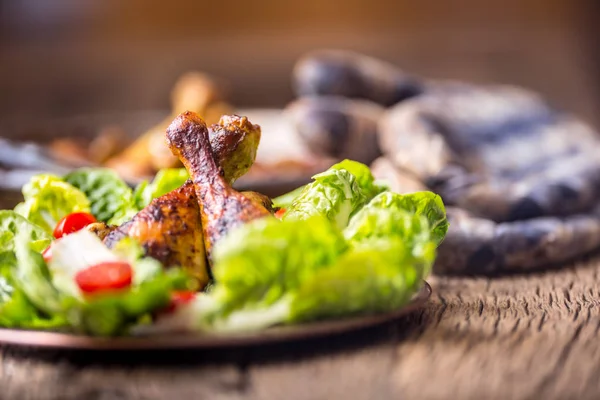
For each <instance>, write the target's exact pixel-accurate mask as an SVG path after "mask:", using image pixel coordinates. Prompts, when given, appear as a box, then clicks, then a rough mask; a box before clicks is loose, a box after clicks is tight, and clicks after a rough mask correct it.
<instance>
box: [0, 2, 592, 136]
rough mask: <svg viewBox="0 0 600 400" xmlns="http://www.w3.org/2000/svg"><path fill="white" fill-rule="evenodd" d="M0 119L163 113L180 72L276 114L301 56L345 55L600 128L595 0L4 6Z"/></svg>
mask: <svg viewBox="0 0 600 400" xmlns="http://www.w3.org/2000/svg"><path fill="white" fill-rule="evenodd" d="M0 5H1V8H0V10H1V11H0V49H1V51H0V57H1V58H0V93H1V95H0V118H15V117H23V116H24V117H26V118H33V117H32V116H35V118H44V117H58V116H70V115H75V114H81V113H90V112H104V111H115V110H118V111H129V110H144V109H167V108H168V107H169V97H168V94H169V92H170V90H171V88H172V86H173V84H174V82H175V80H176V79H177V77H178V76H179V75H180V74H181V73H183V72H185V71H188V70H191V69H197V70H203V71H206V72H208V73H211V74H214V75H216V76H217V77H221V78H223V79H225V80H226V81H228V82H229V91H230V96H229V97H230V99H231V100H232V102H233V104H236V105H238V106H242V107H263V106H269V107H272V106H274V107H283V106H284V105H285V104H286V103H287V102H288V101H290V100H291V99H292V90H291V86H290V73H291V69H292V67H293V64H294V62H295V61H296V60H297V58H298V57H299V56H300V55H302V54H303V53H304V52H306V51H308V50H311V49H315V48H323V47H326V48H344V49H352V50H356V51H360V52H364V53H366V54H370V55H373V56H376V57H380V58H382V59H385V60H388V61H391V62H394V63H396V64H397V65H399V66H400V67H401V68H404V69H405V70H406V71H408V72H411V73H414V74H416V75H421V76H425V77H429V78H458V79H464V80H468V81H474V82H505V83H514V84H518V85H523V86H526V87H529V88H532V89H534V90H537V91H539V92H541V93H542V94H544V95H546V96H547V97H548V98H549V99H550V101H551V102H552V103H554V104H556V105H557V106H559V107H562V108H566V109H569V110H572V111H576V112H578V113H580V114H581V115H582V116H583V117H584V118H586V119H587V120H589V121H590V122H592V123H594V124H596V126H598V123H599V122H600V118H599V117H598V116H599V115H600V113H599V112H598V111H599V110H600V44H598V39H597V38H598V37H599V35H598V34H599V33H600V28H598V27H597V23H596V22H597V17H598V16H599V15H600V2H598V1H597V0H484V1H482V0H462V1H437V0H421V1H415V0H392V1H386V0H369V1H366V0H343V1H342V0H329V1H321V0H303V1H298V2H290V1H279V0H255V1H251V2H250V1H245V2H241V1H239V2H235V1H229V0H221V1H216V2H208V1H196V0H171V1H157V0H52V1H49V0H0Z"/></svg>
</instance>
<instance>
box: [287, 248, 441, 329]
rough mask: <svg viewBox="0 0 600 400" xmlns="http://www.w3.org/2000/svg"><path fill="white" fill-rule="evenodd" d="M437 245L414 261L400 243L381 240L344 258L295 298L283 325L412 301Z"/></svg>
mask: <svg viewBox="0 0 600 400" xmlns="http://www.w3.org/2000/svg"><path fill="white" fill-rule="evenodd" d="M434 258H435V247H433V246H430V247H429V252H427V253H426V254H423V256H422V257H419V258H415V257H414V256H413V255H412V254H411V250H410V248H408V247H407V246H406V245H405V244H404V242H402V241H401V240H399V239H390V240H385V241H378V243H376V245H374V246H362V247H360V248H357V249H354V250H352V251H349V252H347V253H346V254H344V255H343V256H342V257H341V258H340V259H339V260H338V261H337V262H336V263H335V264H334V265H332V266H331V267H329V268H326V269H323V270H320V271H317V272H316V273H315V274H314V275H312V276H311V277H310V279H308V280H307V281H306V282H304V283H303V284H302V285H301V286H300V287H299V290H298V291H297V292H296V293H294V294H293V296H292V297H291V300H290V306H289V309H290V311H289V314H288V315H287V318H286V319H285V321H284V322H286V323H292V322H303V321H309V320H315V319H324V318H336V317H348V316H352V315H358V314H370V313H378V312H386V311H391V310H395V309H398V308H399V307H401V306H403V305H404V304H406V303H407V302H409V301H410V299H411V297H412V295H413V294H414V293H415V292H416V291H417V290H418V289H419V287H420V286H421V285H422V278H423V276H424V273H425V271H428V270H429V269H430V268H431V264H432V263H433V260H434Z"/></svg>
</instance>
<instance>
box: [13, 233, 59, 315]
mask: <svg viewBox="0 0 600 400" xmlns="http://www.w3.org/2000/svg"><path fill="white" fill-rule="evenodd" d="M14 243H15V244H14V246H15V257H16V266H15V269H14V271H13V276H14V280H15V282H17V283H18V287H19V288H20V289H21V290H22V291H23V293H24V294H25V295H26V296H27V299H28V300H29V301H30V302H31V303H32V304H33V305H34V306H35V307H36V308H37V309H38V310H40V311H41V312H43V313H45V314H47V315H50V316H52V315H57V314H58V315H60V314H61V313H62V301H63V296H62V295H61V293H60V292H59V291H58V290H57V289H56V287H54V285H53V284H52V279H51V276H50V271H49V270H48V266H47V265H46V263H45V262H44V259H43V258H42V255H41V254H40V253H38V252H36V251H33V250H32V249H31V247H30V244H29V237H28V236H27V235H26V234H25V233H23V232H19V234H18V235H17V236H16V237H15V242H14Z"/></svg>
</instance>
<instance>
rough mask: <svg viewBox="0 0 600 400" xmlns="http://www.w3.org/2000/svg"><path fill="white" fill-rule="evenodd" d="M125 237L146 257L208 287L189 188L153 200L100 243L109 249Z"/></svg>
mask: <svg viewBox="0 0 600 400" xmlns="http://www.w3.org/2000/svg"><path fill="white" fill-rule="evenodd" d="M127 236H129V237H133V238H135V239H136V240H137V241H138V242H139V243H140V244H141V245H142V247H143V248H144V250H145V253H146V254H148V255H150V256H152V257H154V258H156V259H157V260H159V261H161V262H162V263H163V265H165V266H181V267H183V268H184V269H186V270H187V271H188V272H190V274H191V275H192V276H194V277H195V278H196V279H197V281H198V283H199V285H200V286H201V287H204V286H205V285H206V284H207V283H208V280H209V276H208V272H207V270H206V263H205V253H204V243H203V240H202V231H201V229H200V210H199V209H198V200H197V198H196V193H195V192H194V187H193V186H192V185H183V186H182V187H180V188H179V189H176V190H174V191H172V192H169V193H167V194H165V195H164V196H161V197H159V198H157V199H154V200H153V201H152V202H151V203H150V204H149V205H148V206H147V207H146V208H144V209H143V210H142V211H140V212H139V213H137V214H136V215H135V216H134V217H133V219H132V220H131V221H128V222H126V223H124V224H123V225H121V226H120V227H119V228H118V229H117V230H115V231H114V232H112V233H111V234H109V235H108V236H107V237H106V239H105V241H104V242H105V243H106V245H107V246H108V247H113V246H114V245H115V244H116V243H118V242H119V241H120V240H121V239H123V238H125V237H127Z"/></svg>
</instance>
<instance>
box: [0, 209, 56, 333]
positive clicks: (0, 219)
mask: <svg viewBox="0 0 600 400" xmlns="http://www.w3.org/2000/svg"><path fill="white" fill-rule="evenodd" d="M50 241H51V237H50V235H49V234H48V233H47V232H46V231H44V230H43V229H42V228H40V227H39V226H36V225H33V224H32V223H31V222H29V221H28V220H26V219H25V218H24V217H23V216H21V215H19V214H17V213H15V212H14V211H8V210H3V211H0V326H4V327H9V328H31V329H50V328H58V327H61V326H64V325H65V323H66V321H65V320H64V318H54V317H47V316H46V315H44V314H43V312H41V311H40V310H39V309H38V308H36V307H35V306H34V305H33V304H32V303H31V302H30V301H29V299H28V298H27V296H26V295H25V293H24V292H23V291H22V290H21V289H20V288H19V287H18V285H17V284H16V283H18V281H16V279H15V277H14V273H15V271H16V269H17V257H16V255H15V246H16V245H17V243H19V242H20V243H24V244H25V245H27V246H28V247H29V248H30V249H31V250H29V251H32V252H34V253H36V252H40V251H42V250H44V249H45V248H46V247H47V246H48V245H49V244H50Z"/></svg>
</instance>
